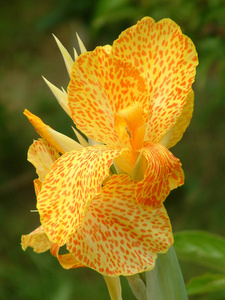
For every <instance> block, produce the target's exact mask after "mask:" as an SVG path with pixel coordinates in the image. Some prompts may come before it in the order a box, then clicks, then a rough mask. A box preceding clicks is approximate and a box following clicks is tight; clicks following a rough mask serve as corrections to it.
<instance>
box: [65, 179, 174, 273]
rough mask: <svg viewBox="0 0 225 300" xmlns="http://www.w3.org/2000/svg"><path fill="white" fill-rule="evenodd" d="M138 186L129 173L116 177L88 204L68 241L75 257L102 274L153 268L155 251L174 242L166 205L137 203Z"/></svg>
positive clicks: (135, 271) (68, 246)
mask: <svg viewBox="0 0 225 300" xmlns="http://www.w3.org/2000/svg"><path fill="white" fill-rule="evenodd" d="M135 186H136V182H135V181H133V180H131V179H130V178H129V176H127V175H119V176H113V177H112V178H111V179H110V180H109V181H108V183H107V184H106V185H105V186H104V188H103V189H102V192H101V193H100V194H98V195H97V196H95V197H94V199H92V200H91V201H90V202H89V203H88V205H87V207H86V209H85V216H84V219H83V222H82V224H81V226H80V227H79V228H77V231H76V233H74V234H73V235H72V236H71V238H70V239H69V241H68V243H67V248H68V250H69V251H70V252H71V253H72V254H73V255H74V257H75V259H77V260H79V261H80V262H82V263H84V264H85V265H87V266H88V267H90V268H93V269H95V270H97V271H98V272H99V273H102V274H103V275H108V276H119V275H132V274H135V273H139V272H143V271H146V270H151V269H152V268H153V267H154V261H155V259H156V257H157V255H156V253H164V252H166V251H167V250H168V248H169V247H170V246H171V245H172V243H173V235H172V231H171V225H170V221H169V218H168V216H167V213H166V210H165V208H164V207H163V206H160V207H157V208H152V207H151V208H150V207H148V206H143V205H138V203H137V202H136V199H135Z"/></svg>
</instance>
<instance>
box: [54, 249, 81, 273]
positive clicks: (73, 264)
mask: <svg viewBox="0 0 225 300" xmlns="http://www.w3.org/2000/svg"><path fill="white" fill-rule="evenodd" d="M59 249H60V247H59V245H58V244H52V246H51V249H50V250H51V254H52V255H53V256H55V257H57V259H58V261H59V263H60V265H61V266H62V267H63V268H64V269H66V270H68V269H73V268H79V267H85V265H84V264H81V263H80V262H79V261H77V260H76V259H75V258H74V257H73V255H72V254H71V253H66V254H61V255H60V254H59Z"/></svg>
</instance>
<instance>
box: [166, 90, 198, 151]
mask: <svg viewBox="0 0 225 300" xmlns="http://www.w3.org/2000/svg"><path fill="white" fill-rule="evenodd" d="M193 108H194V92H193V90H191V91H190V92H189V94H188V95H187V98H186V103H185V105H184V107H183V110H182V113H181V115H180V116H179V118H178V120H177V122H176V123H175V125H174V126H173V128H172V132H171V135H170V139H169V142H168V145H167V148H168V149H169V148H171V147H173V146H175V145H176V143H178V142H179V140H180V139H181V138H182V136H183V134H184V132H185V130H186V128H187V127H188V125H189V123H190V121H191V118H192V114H193Z"/></svg>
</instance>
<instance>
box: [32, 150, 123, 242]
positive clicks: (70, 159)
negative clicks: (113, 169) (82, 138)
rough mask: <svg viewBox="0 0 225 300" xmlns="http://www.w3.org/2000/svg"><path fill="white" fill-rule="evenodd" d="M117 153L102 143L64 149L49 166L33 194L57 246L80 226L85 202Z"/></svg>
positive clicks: (98, 186)
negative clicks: (76, 148) (101, 144)
mask: <svg viewBox="0 0 225 300" xmlns="http://www.w3.org/2000/svg"><path fill="white" fill-rule="evenodd" d="M119 154H120V150H115V149H113V148H110V147H106V146H93V147H86V148H83V149H81V150H75V151H71V152H68V153H66V154H64V155H63V156H61V157H60V158H59V159H58V160H57V161H56V162H55V163H54V164H53V166H52V169H51V172H50V173H49V174H48V175H47V176H46V180H45V182H44V183H43V184H42V189H41V192H40V193H39V194H38V197H37V208H38V210H39V213H40V219H41V223H42V225H43V226H44V228H45V232H46V233H47V235H48V237H49V239H50V240H51V241H52V242H54V243H57V244H58V245H59V246H62V245H64V244H65V242H66V241H67V239H68V236H69V235H70V234H72V233H73V232H74V231H75V230H76V228H77V227H78V226H79V225H80V223H81V222H82V218H83V210H84V207H85V204H86V203H87V201H89V200H90V199H92V197H94V196H95V194H96V193H99V192H100V189H101V183H102V181H103V180H104V179H105V178H106V177H107V176H108V175H109V167H110V165H111V164H112V161H113V158H114V157H115V156H118V155H119Z"/></svg>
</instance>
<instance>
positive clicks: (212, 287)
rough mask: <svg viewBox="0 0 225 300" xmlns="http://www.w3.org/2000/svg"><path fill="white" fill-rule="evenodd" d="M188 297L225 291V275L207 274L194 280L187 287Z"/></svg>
mask: <svg viewBox="0 0 225 300" xmlns="http://www.w3.org/2000/svg"><path fill="white" fill-rule="evenodd" d="M186 288H187V293H188V295H199V294H204V293H209V292H217V291H221V290H225V275H223V274H205V275H203V276H199V277H195V278H192V279H191V280H190V281H189V283H188V284H187V285H186Z"/></svg>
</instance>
